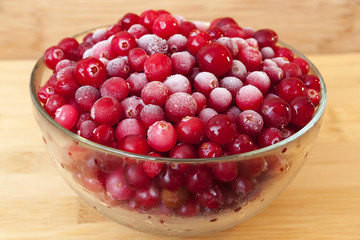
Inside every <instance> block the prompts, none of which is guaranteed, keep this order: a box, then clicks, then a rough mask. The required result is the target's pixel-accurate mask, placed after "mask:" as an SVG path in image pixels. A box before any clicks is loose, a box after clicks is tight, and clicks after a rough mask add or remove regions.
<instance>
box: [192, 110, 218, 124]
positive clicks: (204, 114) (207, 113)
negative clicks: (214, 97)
mask: <svg viewBox="0 0 360 240" xmlns="http://www.w3.org/2000/svg"><path fill="white" fill-rule="evenodd" d="M217 114H218V112H217V111H215V110H214V109H212V108H204V109H203V110H201V111H200V112H199V113H198V115H197V117H198V118H200V119H201V120H202V121H203V122H204V123H205V124H207V122H208V121H209V119H210V118H212V117H213V116H215V115H217Z"/></svg>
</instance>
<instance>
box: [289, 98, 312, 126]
mask: <svg viewBox="0 0 360 240" xmlns="http://www.w3.org/2000/svg"><path fill="white" fill-rule="evenodd" d="M290 107H291V120H290V122H291V123H292V124H295V125H297V126H301V127H303V126H305V125H306V124H307V123H308V122H310V120H311V119H312V117H313V116H314V112H315V107H314V105H313V104H312V103H311V101H310V100H309V99H308V98H307V97H306V96H301V97H297V98H294V99H293V100H292V101H291V103H290Z"/></svg>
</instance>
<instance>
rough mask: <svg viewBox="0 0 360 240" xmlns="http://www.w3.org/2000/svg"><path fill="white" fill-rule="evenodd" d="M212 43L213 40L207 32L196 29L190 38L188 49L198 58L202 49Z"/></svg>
mask: <svg viewBox="0 0 360 240" xmlns="http://www.w3.org/2000/svg"><path fill="white" fill-rule="evenodd" d="M211 41H212V38H211V36H210V35H209V34H208V33H207V32H204V31H201V30H199V29H194V30H192V31H191V32H190V35H189V37H188V40H187V49H188V51H189V52H190V53H191V54H192V55H194V56H196V55H197V53H198V51H199V50H200V48H201V47H203V46H205V45H207V44H209V43H211Z"/></svg>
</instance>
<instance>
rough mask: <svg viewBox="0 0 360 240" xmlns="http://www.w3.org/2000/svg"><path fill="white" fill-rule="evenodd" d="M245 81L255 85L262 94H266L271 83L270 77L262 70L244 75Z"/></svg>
mask: <svg viewBox="0 0 360 240" xmlns="http://www.w3.org/2000/svg"><path fill="white" fill-rule="evenodd" d="M245 83H246V84H251V85H253V86H255V87H257V88H258V89H259V90H260V92H261V93H262V95H266V93H267V92H268V91H269V89H270V85H271V82H270V78H269V77H268V75H267V74H266V73H264V72H262V71H254V72H251V73H250V74H249V75H247V76H246V78H245Z"/></svg>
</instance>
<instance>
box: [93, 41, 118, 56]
mask: <svg viewBox="0 0 360 240" xmlns="http://www.w3.org/2000/svg"><path fill="white" fill-rule="evenodd" d="M91 56H92V57H95V58H106V59H113V58H114V57H116V56H115V55H114V54H113V52H112V51H111V42H110V41H108V40H103V41H100V42H98V43H96V44H95V45H94V46H93V47H92V48H91Z"/></svg>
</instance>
